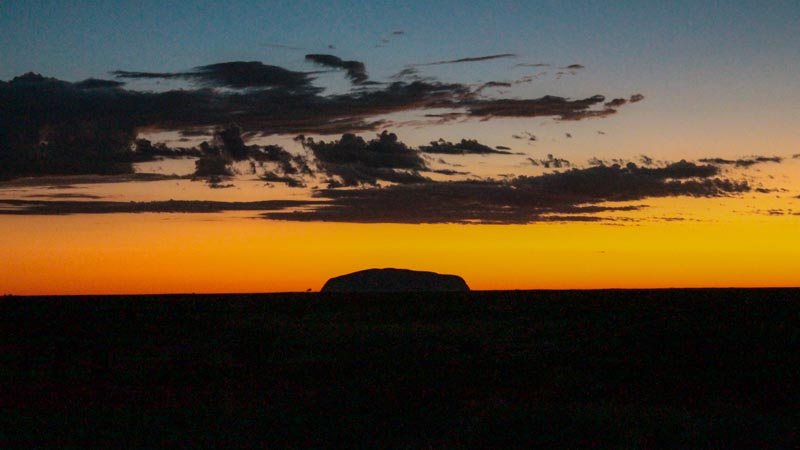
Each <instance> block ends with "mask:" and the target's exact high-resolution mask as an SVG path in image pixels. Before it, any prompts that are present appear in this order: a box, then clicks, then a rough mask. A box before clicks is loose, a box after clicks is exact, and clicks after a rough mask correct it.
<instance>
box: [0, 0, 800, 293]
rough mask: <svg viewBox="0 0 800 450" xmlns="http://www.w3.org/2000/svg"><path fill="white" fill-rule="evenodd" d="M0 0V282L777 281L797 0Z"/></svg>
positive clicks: (796, 218)
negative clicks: (440, 276)
mask: <svg viewBox="0 0 800 450" xmlns="http://www.w3.org/2000/svg"><path fill="white" fill-rule="evenodd" d="M190 4H191V6H188V5H187V2H175V3H169V2H164V1H158V2H156V1H153V2H150V1H136V2H133V1H122V0H119V1H106V2H96V1H95V2H90V1H73V2H62V1H35V0H34V1H26V2H3V3H0V233H1V234H0V235H2V236H3V238H2V239H3V245H2V247H0V294H17V295H24V294H122V293H177V292H197V293H201V292H203V293H204V292H231V293H238V292H284V291H306V290H308V289H310V290H312V291H316V290H319V289H320V287H321V286H322V285H323V284H324V282H325V281H326V280H327V279H328V278H330V277H332V276H336V275H340V274H344V273H348V272H352V271H356V270H361V269H367V268H372V267H402V268H409V269H417V270H431V271H436V272H440V273H453V274H458V275H461V276H462V277H463V278H464V279H465V280H466V281H467V283H468V284H469V285H470V287H471V288H472V289H585V288H634V287H635V288H639V287H648V288H661V287H722V286H726V287H728V286H733V287H762V286H764V287H766V286H776V287H777V286H800V272H798V271H797V267H798V264H797V261H798V258H800V238H798V232H800V127H798V117H800V78H798V74H800V34H798V32H797V31H798V29H800V4H798V3H797V2H796V1H773V2H769V3H768V4H764V2H755V1H729V2H696V1H673V2H649V1H641V2H615V1H607V2H589V1H584V2H565V1H558V2H556V1H553V2H549V1H546V2H545V1H514V2H511V1H509V2H497V1H475V0H473V1H470V2H457V1H439V2H422V1H405V2H391V1H386V0H383V1H376V0H371V1H349V2H344V1H341V2H335V1H324V2H323V1H319V2H313V1H285V2H284V1H281V2H277V1H227V2H211V1H196V2H190Z"/></svg>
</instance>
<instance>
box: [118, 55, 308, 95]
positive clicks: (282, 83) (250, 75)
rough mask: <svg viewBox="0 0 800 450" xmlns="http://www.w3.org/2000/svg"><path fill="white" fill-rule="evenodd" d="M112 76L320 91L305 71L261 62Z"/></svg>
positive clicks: (242, 62)
mask: <svg viewBox="0 0 800 450" xmlns="http://www.w3.org/2000/svg"><path fill="white" fill-rule="evenodd" d="M111 74H112V75H114V76H116V77H118V78H127V79H171V78H180V79H186V80H190V81H193V82H196V83H199V84H201V85H204V86H209V87H227V88H234V89H245V88H284V89H288V90H292V91H297V90H304V91H305V90H308V91H318V88H315V87H313V86H312V84H311V81H312V78H310V77H309V74H307V73H304V72H294V71H291V70H288V69H284V68H283V67H278V66H271V65H267V64H263V63H261V62H258V61H230V62H223V63H217V64H209V65H207V66H200V67H196V68H195V69H193V70H191V71H188V72H167V73H158V72H129V71H125V70H115V71H113V72H111Z"/></svg>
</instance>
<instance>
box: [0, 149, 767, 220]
mask: <svg viewBox="0 0 800 450" xmlns="http://www.w3.org/2000/svg"><path fill="white" fill-rule="evenodd" d="M381 136H382V137H381ZM381 136H379V137H378V138H377V139H374V140H372V141H369V142H367V141H363V140H362V141H361V143H358V144H354V143H353V142H357V141H358V139H357V138H355V137H343V138H342V140H339V141H334V142H332V143H324V145H322V146H321V147H319V149H318V150H320V149H325V151H323V152H322V153H326V152H327V158H326V156H323V158H326V160H327V161H328V163H329V164H333V165H334V166H339V167H334V169H332V170H331V169H329V170H330V173H332V174H333V176H336V177H340V178H341V179H342V180H343V181H342V182H338V181H337V180H332V184H333V185H337V186H338V185H340V184H344V183H347V182H348V180H349V179H348V177H352V178H353V179H355V180H357V182H358V183H360V184H374V183H370V182H369V181H364V180H365V179H369V177H370V176H372V177H374V178H376V181H377V179H381V180H388V179H389V178H396V180H392V181H393V182H397V183H401V184H395V185H390V186H384V187H372V188H361V189H330V188H329V189H323V190H319V191H316V192H315V196H316V197H317V198H315V199H312V200H296V201H288V200H285V201H281V200H275V201H264V202H206V201H168V202H109V201H91V202H80V201H45V200H29V199H26V200H2V201H0V214H71V213H85V214H101V213H122V212H125V213H133V212H198V213H199V212H219V211H261V212H263V213H264V214H263V216H264V217H265V218H269V219H279V220H293V221H332V222H380V223H494V224H510V223H530V222H538V221H597V220H615V219H614V215H613V214H614V213H617V212H624V211H633V210H639V209H642V208H643V207H644V206H642V205H630V204H623V205H619V206H616V205H613V204H609V202H612V203H613V202H632V201H640V200H643V199H646V198H652V197H667V196H703V197H717V196H728V195H736V194H740V193H744V192H749V191H751V188H750V186H749V185H748V184H747V183H746V182H737V181H732V180H729V179H721V178H717V177H716V175H717V174H718V172H719V169H717V168H716V167H714V166H708V165H697V164H694V163H691V162H686V161H680V162H676V163H672V164H668V165H666V166H664V167H659V168H645V167H638V166H636V165H635V164H633V163H628V164H627V165H625V166H621V165H618V164H615V165H612V166H606V165H598V166H596V167H591V168H586V169H570V170H567V171H564V172H555V173H549V174H545V175H540V176H530V177H527V176H520V177H516V178H509V179H505V180H494V179H486V180H477V181H450V182H436V181H432V180H430V179H424V178H422V177H419V175H418V174H416V172H415V171H413V170H406V171H403V170H395V169H394V167H405V168H408V167H422V166H421V164H424V163H421V162H420V161H415V160H413V159H407V156H408V155H406V153H407V149H406V150H403V149H401V148H398V147H397V145H398V143H397V141H396V139H393V138H392V137H391V136H390V135H389V134H382V135H381ZM342 141H344V143H342ZM308 144H309V142H306V145H308ZM393 146H395V147H394V149H392V147H393ZM348 148H349V150H348ZM335 150H345V151H344V152H339V151H335ZM384 150H386V151H388V153H389V154H390V155H391V156H388V157H387V158H384V157H383V156H382V155H381V156H378V155H375V153H383V151H384ZM554 159H555V158H554ZM342 169H343V170H344V171H347V170H350V171H352V172H354V173H355V174H353V175H350V174H348V173H343V172H341V171H340V170H342ZM442 173H444V172H442ZM375 174H380V176H378V175H375ZM404 177H408V178H409V179H411V178H413V179H414V181H413V182H404V181H403V180H402V178H404ZM263 178H264V179H265V180H267V181H275V182H286V183H293V182H295V181H297V180H296V179H294V178H292V177H288V178H287V177H282V176H280V175H277V174H274V173H267V174H265V175H264V177H263ZM337 182H338V183H339V184H337ZM354 184H355V183H354ZM4 206H5V207H4Z"/></svg>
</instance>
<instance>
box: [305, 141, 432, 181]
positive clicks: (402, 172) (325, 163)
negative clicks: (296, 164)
mask: <svg viewBox="0 0 800 450" xmlns="http://www.w3.org/2000/svg"><path fill="white" fill-rule="evenodd" d="M300 142H301V143H302V145H303V147H305V148H307V149H309V150H311V152H312V153H313V154H314V156H315V157H316V159H317V162H318V166H319V167H320V169H321V170H322V171H323V172H324V173H326V174H327V175H329V176H332V177H337V178H338V179H339V180H337V181H338V184H341V185H342V186H358V185H362V184H369V185H375V184H377V183H378V181H387V182H391V183H420V182H425V181H429V180H428V179H427V178H425V177H423V176H421V175H420V174H419V173H418V172H419V171H425V170H428V167H427V165H426V164H425V161H424V160H423V159H422V157H421V156H420V154H419V152H418V151H416V150H413V149H411V148H409V147H408V146H406V145H405V144H404V143H402V142H400V141H399V140H398V139H397V135H396V134H394V133H389V132H387V131H384V132H382V133H381V134H379V135H378V136H377V138H375V139H372V140H370V141H365V140H364V139H363V138H362V137H360V136H356V135H353V134H344V135H342V137H341V139H339V140H338V141H331V142H325V141H315V140H314V139H312V138H301V139H300Z"/></svg>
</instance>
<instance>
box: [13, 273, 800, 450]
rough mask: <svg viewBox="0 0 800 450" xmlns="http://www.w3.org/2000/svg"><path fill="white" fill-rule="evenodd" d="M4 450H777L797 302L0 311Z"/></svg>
mask: <svg viewBox="0 0 800 450" xmlns="http://www.w3.org/2000/svg"><path fill="white" fill-rule="evenodd" d="M0 337H2V340H0V447H2V448H9V447H11V446H12V445H20V444H24V445H26V446H33V445H38V446H45V447H58V448H70V447H72V448H86V447H94V446H96V447H108V448H123V447H124V448H152V447H156V446H166V447H189V448H202V447H223V446H236V447H243V446H251V447H269V448H286V447H289V448H298V447H299V448H307V447H312V448H321V447H333V446H337V447H342V446H343V447H361V448H486V447H494V448H515V447H524V448H530V447H541V448H587V447H595V448H654V447H655V448H663V447H671V448H732V447H737V448H741V447H753V448H757V447H762V448H764V447H769V448H792V447H795V446H796V445H797V444H798V442H800V431H799V430H800V425H798V424H799V423H800V420H799V419H798V417H800V406H799V405H800V289H714V290H702V289H698V290H619V291H502V292H472V293H459V294H441V293H437V294H392V295H376V294H358V295H354V294H270V295H175V296H172V295H169V296H129V297H124V296H123V297H32V298H25V297H3V298H0Z"/></svg>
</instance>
